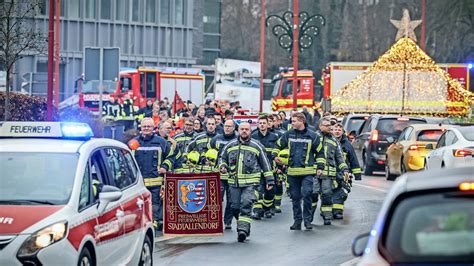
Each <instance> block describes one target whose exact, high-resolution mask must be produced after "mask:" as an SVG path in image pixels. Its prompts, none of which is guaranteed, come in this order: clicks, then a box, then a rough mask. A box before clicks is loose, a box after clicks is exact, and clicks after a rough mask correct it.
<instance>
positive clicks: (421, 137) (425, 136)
mask: <svg viewBox="0 0 474 266" xmlns="http://www.w3.org/2000/svg"><path fill="white" fill-rule="evenodd" d="M443 132H444V131H443V130H441V129H430V130H422V131H420V132H419V133H418V137H417V140H418V141H431V142H436V141H438V139H439V137H441V135H442V134H443Z"/></svg>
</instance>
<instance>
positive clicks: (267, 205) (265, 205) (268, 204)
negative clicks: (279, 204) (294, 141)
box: [263, 199, 273, 207]
mask: <svg viewBox="0 0 474 266" xmlns="http://www.w3.org/2000/svg"><path fill="white" fill-rule="evenodd" d="M272 204H273V200H265V199H264V200H263V206H264V207H271V206H272Z"/></svg>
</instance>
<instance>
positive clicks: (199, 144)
mask: <svg viewBox="0 0 474 266" xmlns="http://www.w3.org/2000/svg"><path fill="white" fill-rule="evenodd" d="M216 135H217V132H216V119H215V118H214V116H208V117H207V118H206V131H205V132H203V133H200V134H198V135H196V136H195V137H194V139H193V140H192V141H191V142H190V143H189V145H188V146H187V147H186V149H185V152H184V156H186V154H188V153H189V152H191V151H197V152H199V154H201V156H202V158H201V160H204V155H205V154H206V151H207V150H208V149H209V146H210V142H211V139H212V138H213V137H215V136H216Z"/></svg>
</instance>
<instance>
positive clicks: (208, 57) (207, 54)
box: [203, 51, 219, 65]
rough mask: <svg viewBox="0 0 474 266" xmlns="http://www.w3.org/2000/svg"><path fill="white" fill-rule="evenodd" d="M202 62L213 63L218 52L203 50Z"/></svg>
mask: <svg viewBox="0 0 474 266" xmlns="http://www.w3.org/2000/svg"><path fill="white" fill-rule="evenodd" d="M203 54H204V56H203V57H204V60H203V61H204V64H206V65H212V64H214V63H215V61H216V58H217V57H219V52H215V51H204V53H203Z"/></svg>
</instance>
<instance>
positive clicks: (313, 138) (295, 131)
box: [275, 113, 325, 230]
mask: <svg viewBox="0 0 474 266" xmlns="http://www.w3.org/2000/svg"><path fill="white" fill-rule="evenodd" d="M291 123H292V129H290V130H289V131H287V132H285V134H283V136H281V138H280V139H279V140H278V141H277V147H278V149H279V150H282V149H288V150H289V153H290V156H289V162H288V168H287V173H288V181H289V183H290V194H291V200H292V203H293V220H294V224H293V225H292V226H291V227H290V230H301V222H303V221H304V225H305V227H306V229H308V230H311V229H313V227H312V225H311V217H312V213H311V196H312V193H313V179H314V174H315V169H314V163H315V160H316V162H319V163H318V168H320V169H322V168H323V166H324V163H325V161H324V157H323V153H322V149H321V148H322V147H321V142H320V139H319V138H318V136H317V135H316V133H314V132H313V131H310V130H308V128H307V127H306V117H305V116H304V114H302V113H294V114H293V115H292V116H291ZM275 160H276V162H277V163H278V164H283V163H282V161H281V160H280V159H278V157H277V158H276V159H275ZM301 200H303V211H302V210H301Z"/></svg>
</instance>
